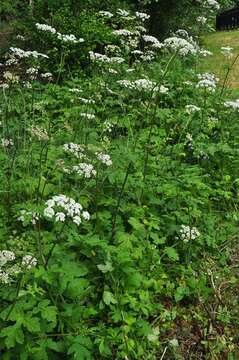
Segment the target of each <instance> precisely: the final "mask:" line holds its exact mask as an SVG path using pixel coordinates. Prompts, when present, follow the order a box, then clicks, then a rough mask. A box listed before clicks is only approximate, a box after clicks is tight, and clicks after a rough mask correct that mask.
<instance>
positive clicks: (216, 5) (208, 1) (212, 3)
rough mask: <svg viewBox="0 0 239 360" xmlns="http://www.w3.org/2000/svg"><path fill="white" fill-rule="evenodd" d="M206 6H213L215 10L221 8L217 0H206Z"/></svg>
mask: <svg viewBox="0 0 239 360" xmlns="http://www.w3.org/2000/svg"><path fill="white" fill-rule="evenodd" d="M204 5H205V6H208V7H210V8H213V9H215V10H219V9H220V5H219V3H218V2H217V1H216V0H205V2H204Z"/></svg>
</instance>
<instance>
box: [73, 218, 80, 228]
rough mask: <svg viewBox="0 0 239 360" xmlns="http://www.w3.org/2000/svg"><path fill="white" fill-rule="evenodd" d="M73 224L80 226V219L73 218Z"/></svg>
mask: <svg viewBox="0 0 239 360" xmlns="http://www.w3.org/2000/svg"><path fill="white" fill-rule="evenodd" d="M73 223H75V224H76V225H78V226H79V225H80V223H81V218H80V216H74V217H73Z"/></svg>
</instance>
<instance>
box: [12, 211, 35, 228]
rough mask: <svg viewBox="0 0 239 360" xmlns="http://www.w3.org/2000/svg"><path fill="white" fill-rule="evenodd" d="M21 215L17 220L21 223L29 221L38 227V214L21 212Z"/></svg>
mask: <svg viewBox="0 0 239 360" xmlns="http://www.w3.org/2000/svg"><path fill="white" fill-rule="evenodd" d="M20 214H21V215H20V216H19V217H18V218H17V220H19V221H21V222H24V221H26V220H29V221H30V222H31V223H32V224H33V225H36V223H37V221H38V220H39V214H37V213H36V212H35V211H26V210H21V211H20Z"/></svg>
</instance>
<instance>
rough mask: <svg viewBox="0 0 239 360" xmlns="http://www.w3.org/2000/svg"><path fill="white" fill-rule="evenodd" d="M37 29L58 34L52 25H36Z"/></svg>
mask: <svg viewBox="0 0 239 360" xmlns="http://www.w3.org/2000/svg"><path fill="white" fill-rule="evenodd" d="M36 28H37V30H41V31H47V32H50V33H52V34H56V29H55V28H54V27H52V26H50V25H47V24H39V23H36Z"/></svg>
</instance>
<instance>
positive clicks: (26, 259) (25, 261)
mask: <svg viewBox="0 0 239 360" xmlns="http://www.w3.org/2000/svg"><path fill="white" fill-rule="evenodd" d="M36 265H37V259H36V258H34V257H33V256H31V255H25V256H23V258H22V266H24V267H26V268H27V269H31V268H32V267H34V266H36Z"/></svg>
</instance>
